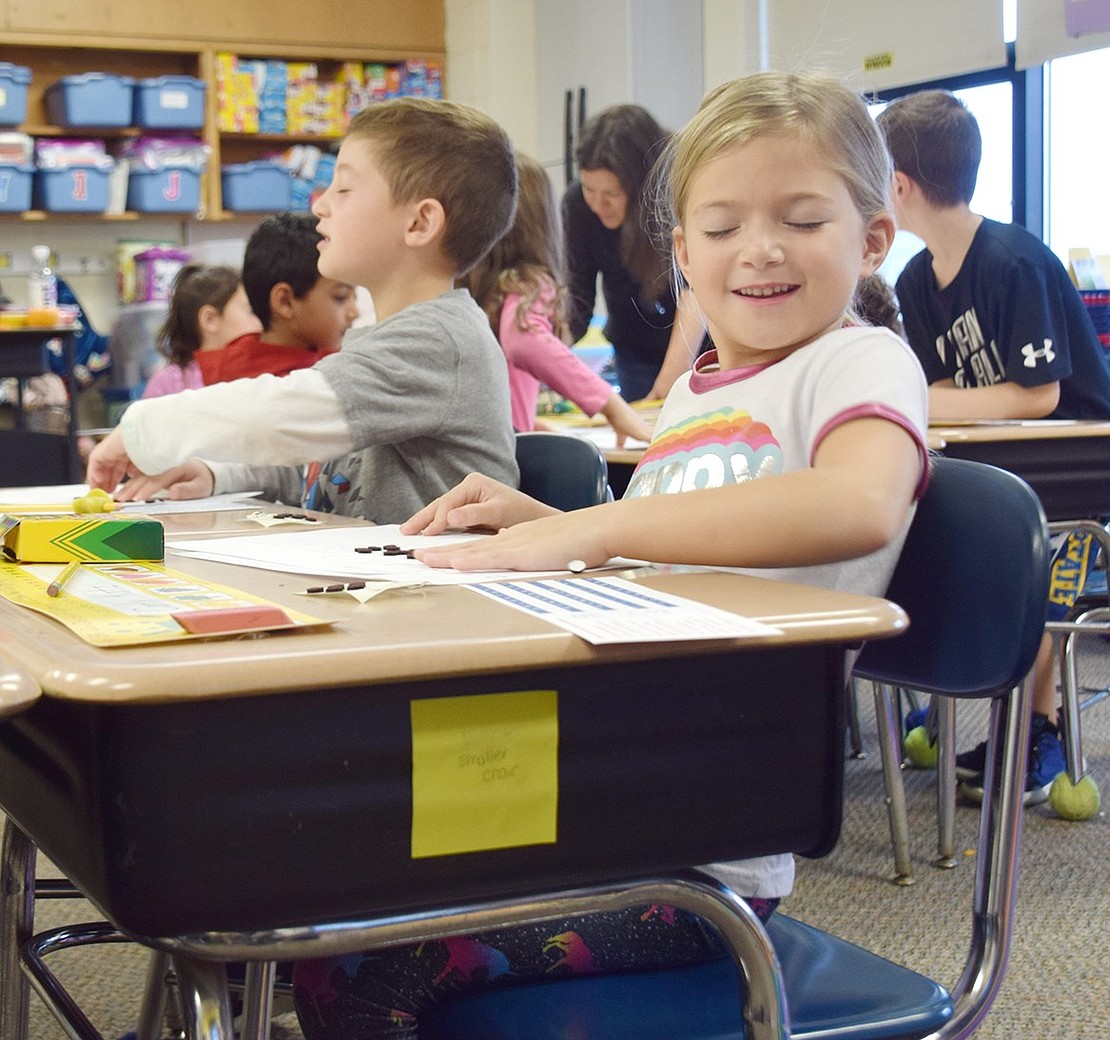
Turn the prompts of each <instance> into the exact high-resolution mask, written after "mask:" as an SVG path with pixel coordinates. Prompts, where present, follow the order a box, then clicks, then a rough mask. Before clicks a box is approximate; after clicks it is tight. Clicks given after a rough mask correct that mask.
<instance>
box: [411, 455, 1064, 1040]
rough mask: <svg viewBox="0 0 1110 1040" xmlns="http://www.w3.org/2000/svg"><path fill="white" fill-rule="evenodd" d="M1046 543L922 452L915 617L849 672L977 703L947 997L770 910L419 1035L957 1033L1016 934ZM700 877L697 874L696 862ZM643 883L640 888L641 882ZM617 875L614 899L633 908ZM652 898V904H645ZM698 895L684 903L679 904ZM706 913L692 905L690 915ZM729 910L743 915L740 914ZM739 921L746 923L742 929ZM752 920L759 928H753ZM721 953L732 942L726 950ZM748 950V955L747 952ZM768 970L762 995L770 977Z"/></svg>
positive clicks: (1018, 509) (442, 1021)
mask: <svg viewBox="0 0 1110 1040" xmlns="http://www.w3.org/2000/svg"><path fill="white" fill-rule="evenodd" d="M1047 588H1048V536H1047V530H1046V525H1045V519H1044V514H1043V511H1042V509H1041V506H1040V502H1039V500H1038V499H1037V497H1036V495H1035V494H1034V493H1033V492H1032V491H1031V490H1030V488H1029V487H1028V485H1026V484H1025V483H1024V482H1023V481H1022V480H1020V479H1019V478H1018V477H1016V476H1014V475H1013V474H1010V473H1007V472H1005V471H1003V470H999V469H996V468H994V467H992V466H987V465H984V464H982V463H975V462H966V461H961V460H956V459H945V458H941V459H936V460H934V469H933V477H932V481H931V483H930V486H929V489H928V491H927V492H926V494H925V496H924V498H923V500H922V501H921V503H920V504H919V507H918V510H917V515H916V517H915V519H914V522H913V524H912V526H911V529H910V533H909V536H908V538H907V540H906V545H905V548H904V550H903V553H902V556H901V559H900V561H899V563H898V566H897V568H896V571H895V574H894V577H893V580H892V581H891V585H890V589H889V592H888V597H889V598H890V599H892V600H894V601H895V602H897V603H899V604H900V605H901V606H902V607H904V608H905V610H906V611H907V613H908V614H909V616H910V619H911V623H910V626H909V629H908V631H907V632H906V633H905V634H904V635H902V636H900V637H898V638H897V639H891V640H883V641H879V642H872V643H869V644H868V645H867V646H865V647H864V649H863V651H862V653H861V654H860V657H859V659H858V662H857V665H856V674H857V675H859V676H861V677H863V678H865V679H870V680H872V681H873V682H876V683H880V684H884V685H887V686H906V687H910V688H912V689H916V690H921V691H923V692H926V693H936V694H942V695H945V696H948V697H956V698H989V699H990V701H991V705H990V713H989V714H990V721H989V734H988V739H989V740H990V741H991V743H992V745H993V746H995V747H997V748H1000V749H1001V754H1000V755H999V756H998V758H997V760H996V761H992V762H991V763H989V765H988V775H987V777H986V786H985V789H986V791H987V792H990V794H989V796H987V797H985V798H984V804H983V809H982V814H981V821H980V833H979V849H978V855H977V857H976V871H977V876H976V882H975V885H974V893H973V897H972V907H971V923H972V929H971V930H972V939H971V944H970V947H969V950H968V954H967V958H966V962H965V967H964V970H963V972H962V974H961V976H960V979H959V981H958V982H956V983H955V985H954V986H953V987H952V989H951V991H950V992H949V991H946V990H945V989H944V988H942V987H941V986H939V985H938V984H937V983H936V982H934V981H932V980H931V979H928V978H926V977H924V976H922V975H920V974H918V973H917V972H914V971H911V970H910V969H908V968H904V967H901V966H899V965H897V964H894V963H892V962H890V961H888V960H885V959H883V958H880V957H877V956H875V955H873V954H871V953H869V952H868V951H866V950H863V949H862V948H860V947H858V946H855V945H853V944H851V943H848V942H845V941H844V940H842V939H839V938H837V937H836V936H833V935H830V934H828V933H826V932H823V931H821V930H819V929H817V928H813V927H810V926H808V925H805V924H802V923H800V922H798V921H794V920H792V919H790V918H788V917H786V916H785V915H779V914H777V915H775V917H773V918H772V920H771V922H770V924H769V926H768V927H767V929H766V930H765V933H764V934H765V936H766V938H767V942H766V945H765V947H761V945H760V943H758V942H754V943H752V944H750V945H749V946H748V949H747V952H746V955H745V954H741V956H740V958H739V959H740V960H741V964H742V968H741V971H742V973H743V975H744V978H745V979H746V980H747V982H748V987H747V993H746V997H745V1000H744V1001H743V1002H742V1001H741V1000H740V999H738V997H737V993H738V983H739V978H740V973H739V972H738V970H737V968H736V966H735V965H734V964H733V963H732V962H731V960H729V959H728V958H724V959H721V960H718V961H713V962H710V963H707V964H703V965H698V966H695V967H688V968H681V969H672V970H669V971H655V972H649V973H648V972H645V973H638V974H629V975H615V976H576V977H569V978H567V977H563V978H559V979H552V980H550V981H543V982H537V983H531V984H525V985H521V986H505V987H503V988H500V989H491V990H487V991H485V992H480V993H477V994H474V995H471V996H468V997H463V998H460V999H459V1000H457V1001H454V1002H451V1003H449V1004H446V1005H444V1006H443V1007H441V1008H439V1009H438V1010H437V1011H436V1013H435V1014H434V1015H431V1016H427V1017H426V1018H425V1019H424V1020H422V1022H421V1036H423V1037H428V1038H431V1040H525V1038H527V1040H548V1038H551V1040H554V1038H559V1040H571V1038H579V1037H589V1038H590V1040H615V1038H618V1037H619V1038H627V1037H635V1038H636V1040H742V1038H745V1037H752V1038H757V1040H762V1038H764V1037H787V1036H790V1037H812V1038H818V1037H820V1038H821V1040H879V1038H885V1040H893V1038H898V1040H910V1038H921V1037H925V1036H928V1037H930V1040H933V1038H936V1040H951V1038H957V1037H959V1038H962V1037H966V1036H969V1035H970V1034H971V1033H972V1032H973V1031H974V1030H975V1029H976V1028H977V1027H978V1025H979V1023H980V1022H981V1021H982V1018H983V1017H984V1015H985V1014H986V1013H987V1011H988V1010H989V1008H990V1006H991V1004H992V1003H993V1001H994V998H995V996H996V994H997V991H998V987H999V985H1000V984H1001V981H1002V978H1003V975H1004V973H1005V965H1006V957H1007V953H1008V950H1009V945H1010V938H1011V934H1012V929H1013V910H1014V903H1015V897H1016V878H1017V866H1018V849H1019V847H1020V834H1021V818H1022V792H1023V788H1024V783H1025V766H1026V747H1027V743H1028V734H1029V717H1030V709H1031V698H1032V689H1031V682H1030V680H1029V677H1028V673H1029V670H1030V668H1031V667H1032V664H1033V660H1034V658H1035V656H1036V652H1037V648H1038V645H1039V643H1040V639H1041V634H1042V632H1043V630H1044V621H1045V598H1046V594H1047ZM693 873H694V874H695V875H696V873H697V872H693ZM652 883H653V882H645V891H652V888H651V885H652ZM642 894H643V893H638V892H637V891H636V883H635V882H630V883H629V884H628V885H627V886H626V891H625V905H631V904H632V903H634V902H636V901H638V900H637V898H636V897H637V896H638V895H642ZM647 901H649V902H651V901H656V900H647ZM691 903H693V900H691V901H690V902H688V903H686V904H685V905H688V906H690V907H691V909H695V910H698V908H697V906H693V905H691ZM698 912H700V910H698ZM741 915H742V911H738V913H737V916H738V917H739V916H741ZM749 927H750V922H749ZM757 927H758V926H757ZM730 948H731V949H732V950H733V951H736V950H737V946H736V944H731V945H730ZM745 956H746V958H747V959H744V958H745ZM767 971H769V972H770V974H771V977H772V978H773V979H774V982H773V984H772V985H771V986H770V987H769V988H768V987H767V986H766V985H765V984H764V973H765V972H767Z"/></svg>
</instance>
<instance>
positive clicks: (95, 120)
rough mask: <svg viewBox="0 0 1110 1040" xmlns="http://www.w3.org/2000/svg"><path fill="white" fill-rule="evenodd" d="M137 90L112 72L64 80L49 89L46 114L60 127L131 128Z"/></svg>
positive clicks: (93, 73)
mask: <svg viewBox="0 0 1110 1040" xmlns="http://www.w3.org/2000/svg"><path fill="white" fill-rule="evenodd" d="M134 87H135V80H134V79H132V78H131V77H130V76H117V75H115V74H114V73H111V72H82V73H79V74H78V75H75V76H63V77H62V78H61V79H60V80H58V81H57V82H56V83H51V84H50V86H49V87H47V88H46V92H45V94H44V98H45V100H46V110H47V112H48V113H49V115H50V120H51V122H53V123H56V124H57V125H58V126H130V125H131V109H132V95H133V94H134Z"/></svg>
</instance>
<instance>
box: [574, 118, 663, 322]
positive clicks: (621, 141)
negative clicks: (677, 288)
mask: <svg viewBox="0 0 1110 1040" xmlns="http://www.w3.org/2000/svg"><path fill="white" fill-rule="evenodd" d="M669 136H670V135H669V134H668V133H667V131H666V130H664V129H663V128H662V127H661V126H660V125H659V124H658V123H657V122H656V121H655V119H654V117H653V116H652V115H651V113H650V112H648V111H647V109H644V108H641V107H640V106H639V105H614V106H613V107H612V108H606V109H604V110H603V111H601V112H599V113H598V114H597V115H596V116H594V117H593V118H592V119H590V120H588V121H587V122H586V124H585V126H583V127H582V136H581V139H580V140H579V143H578V148H577V149H576V150H575V155H574V157H575V161H576V162H577V163H578V168H579V169H580V170H608V171H609V172H610V173H611V174H613V176H615V177H616V178H617V180H618V181H620V185H621V188H623V189H624V193H625V194H626V195H627V196H628V212H627V214H626V215H625V218H624V224H623V225H622V226H621V260H622V261H623V263H624V266H625V267H626V268H627V269H628V271H629V272H630V273H631V274H632V277H633V278H634V279H635V281H636V282H637V284H638V285H639V286H640V298H641V302H642V303H645V304H650V303H652V302H654V301H655V300H657V299H658V298H659V297H660V296H661V295H662V294H663V292H664V290H665V289H666V287H667V285H668V278H669V275H670V257H669V256H668V254H667V253H665V252H660V251H659V250H658V249H657V248H656V247H655V245H654V244H653V243H652V238H651V235H650V234H649V232H648V230H647V227H646V223H645V220H644V186H645V183H646V182H647V180H648V174H649V173H650V172H651V168H652V166H653V165H654V164H655V160H656V159H657V158H658V156H659V154H660V152H662V151H663V148H664V147H665V146H666V144H667V140H668V138H669Z"/></svg>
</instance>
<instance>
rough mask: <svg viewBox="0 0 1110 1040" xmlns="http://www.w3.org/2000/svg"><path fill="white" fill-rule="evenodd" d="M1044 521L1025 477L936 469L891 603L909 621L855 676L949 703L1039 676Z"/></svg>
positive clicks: (968, 468) (875, 644)
mask: <svg viewBox="0 0 1110 1040" xmlns="http://www.w3.org/2000/svg"><path fill="white" fill-rule="evenodd" d="M1047 561H1048V531H1047V527H1046V524H1045V517H1044V511H1043V510H1042V508H1041V504H1040V501H1039V500H1038V499H1037V496H1036V495H1035V494H1034V493H1033V491H1032V489H1031V488H1030V487H1029V486H1028V485H1027V484H1026V483H1025V482H1024V481H1023V480H1021V478H1020V477H1016V476H1014V474H1012V473H1009V472H1007V471H1006V470H1001V469H997V468H996V467H994V466H988V465H986V464H984V463H981V462H968V461H965V460H962V459H948V458H935V459H933V470H932V476H931V479H930V482H929V487H928V489H927V490H926V492H925V495H924V496H923V498H922V500H921V502H920V503H918V507H917V514H916V516H915V517H914V519H913V522H912V524H911V525H910V531H909V534H908V536H907V538H906V543H905V546H904V547H903V549H902V554H901V556H900V558H899V560H898V566H897V567H896V568H895V571H894V576H893V577H892V578H891V581H890V587H889V589H888V590H887V594H886V595H887V599H891V600H893V601H894V602H895V603H897V604H899V605H900V606H901V607H902V608H903V609H904V610H905V611H906V613H907V614H908V615H909V618H910V625H909V628H908V630H907V631H906V632H905V633H903V634H902V635H900V636H898V637H897V638H896V639H883V640H876V641H872V642H870V643H868V644H867V645H866V646H865V647H864V648H863V650H862V651H861V653H860V656H859V659H858V660H857V662H856V666H855V669H854V674H855V675H856V676H857V677H860V678H863V679H870V680H872V681H875V682H882V683H888V684H890V685H892V686H905V687H909V688H910V689H914V690H921V691H923V692H926V693H939V694H946V695H948V696H952V697H977V696H978V697H981V696H989V695H991V694H1003V693H1008V692H1009V691H1010V690H1011V689H1012V688H1013V687H1015V686H1017V685H1018V684H1019V683H1020V682H1021V680H1022V678H1023V677H1024V676H1025V674H1026V672H1028V671H1029V669H1030V668H1031V667H1032V664H1033V660H1034V658H1035V657H1036V654H1037V649H1038V647H1039V646H1040V640H1041V633H1042V632H1043V630H1044V623H1045V605H1046V603H1047V601H1048V562H1047Z"/></svg>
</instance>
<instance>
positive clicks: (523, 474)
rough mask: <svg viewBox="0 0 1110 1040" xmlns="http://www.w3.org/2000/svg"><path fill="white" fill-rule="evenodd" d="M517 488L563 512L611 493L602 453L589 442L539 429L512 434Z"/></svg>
mask: <svg viewBox="0 0 1110 1040" xmlns="http://www.w3.org/2000/svg"><path fill="white" fill-rule="evenodd" d="M516 461H517V465H518V466H519V467H520V490H521V491H523V492H525V494H528V495H531V496H532V497H533V498H535V499H538V500H539V501H540V502H543V503H544V504H545V505H549V506H554V507H555V508H556V509H562V510H563V511H564V512H566V511H568V510H571V509H583V508H585V507H586V506H596V505H600V504H601V503H602V502H606V501H608V500H609V499H610V498H611V497H612V496H611V494H610V491H609V471H608V467H607V466H606V464H605V456H604V455H602V454H601V451H600V449H599V448H598V447H597V445H596V444H594V443H593V442H592V441H588V440H585V439H584V438H582V437H575V436H573V435H571V434H566V433H546V432H541V431H539V430H536V431H532V432H529V433H518V434H517V435H516Z"/></svg>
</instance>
